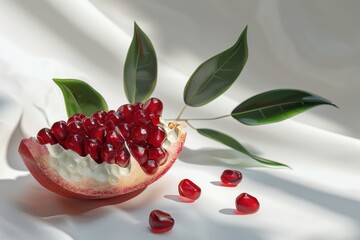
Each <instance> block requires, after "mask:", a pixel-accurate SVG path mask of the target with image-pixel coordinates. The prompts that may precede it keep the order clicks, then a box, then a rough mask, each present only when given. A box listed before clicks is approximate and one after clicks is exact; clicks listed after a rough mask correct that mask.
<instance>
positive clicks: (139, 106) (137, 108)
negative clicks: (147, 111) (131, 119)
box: [134, 102, 144, 111]
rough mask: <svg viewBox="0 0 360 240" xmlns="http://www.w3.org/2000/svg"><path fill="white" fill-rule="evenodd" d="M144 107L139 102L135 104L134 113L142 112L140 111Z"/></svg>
mask: <svg viewBox="0 0 360 240" xmlns="http://www.w3.org/2000/svg"><path fill="white" fill-rule="evenodd" d="M143 105H144V104H142V103H141V102H137V103H135V104H134V111H137V110H140V109H143Z"/></svg>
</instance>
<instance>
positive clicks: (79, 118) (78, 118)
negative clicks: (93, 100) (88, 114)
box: [67, 113, 85, 124]
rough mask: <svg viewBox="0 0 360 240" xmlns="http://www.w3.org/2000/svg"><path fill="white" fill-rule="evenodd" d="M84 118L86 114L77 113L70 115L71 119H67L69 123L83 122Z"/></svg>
mask: <svg viewBox="0 0 360 240" xmlns="http://www.w3.org/2000/svg"><path fill="white" fill-rule="evenodd" d="M84 118H85V115H84V114H82V113H76V114H74V115H72V116H71V117H69V119H68V120H67V124H69V123H71V122H73V121H79V122H81V121H82V120H83V119H84Z"/></svg>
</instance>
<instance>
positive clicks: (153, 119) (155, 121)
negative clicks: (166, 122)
mask: <svg viewBox="0 0 360 240" xmlns="http://www.w3.org/2000/svg"><path fill="white" fill-rule="evenodd" d="M149 117H150V119H151V122H152V123H153V124H154V125H155V126H157V125H159V124H160V117H159V116H155V114H149Z"/></svg>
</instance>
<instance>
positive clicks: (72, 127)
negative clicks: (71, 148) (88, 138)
mask: <svg viewBox="0 0 360 240" xmlns="http://www.w3.org/2000/svg"><path fill="white" fill-rule="evenodd" d="M68 130H69V134H72V135H74V134H83V133H85V129H84V128H83V126H82V122H80V121H77V120H74V121H72V122H70V123H68Z"/></svg>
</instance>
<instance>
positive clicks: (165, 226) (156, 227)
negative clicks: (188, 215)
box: [149, 210, 175, 233]
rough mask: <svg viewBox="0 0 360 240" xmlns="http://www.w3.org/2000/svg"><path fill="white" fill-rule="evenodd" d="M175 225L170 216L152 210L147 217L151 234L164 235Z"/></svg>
mask: <svg viewBox="0 0 360 240" xmlns="http://www.w3.org/2000/svg"><path fill="white" fill-rule="evenodd" d="M174 224H175V221H174V219H173V218H172V217H171V215H170V214H168V213H166V212H163V211H160V210H154V211H152V212H151V213H150V216H149V225H150V229H151V231H152V232H153V233H164V232H168V231H170V230H171V229H172V228H173V226H174Z"/></svg>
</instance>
